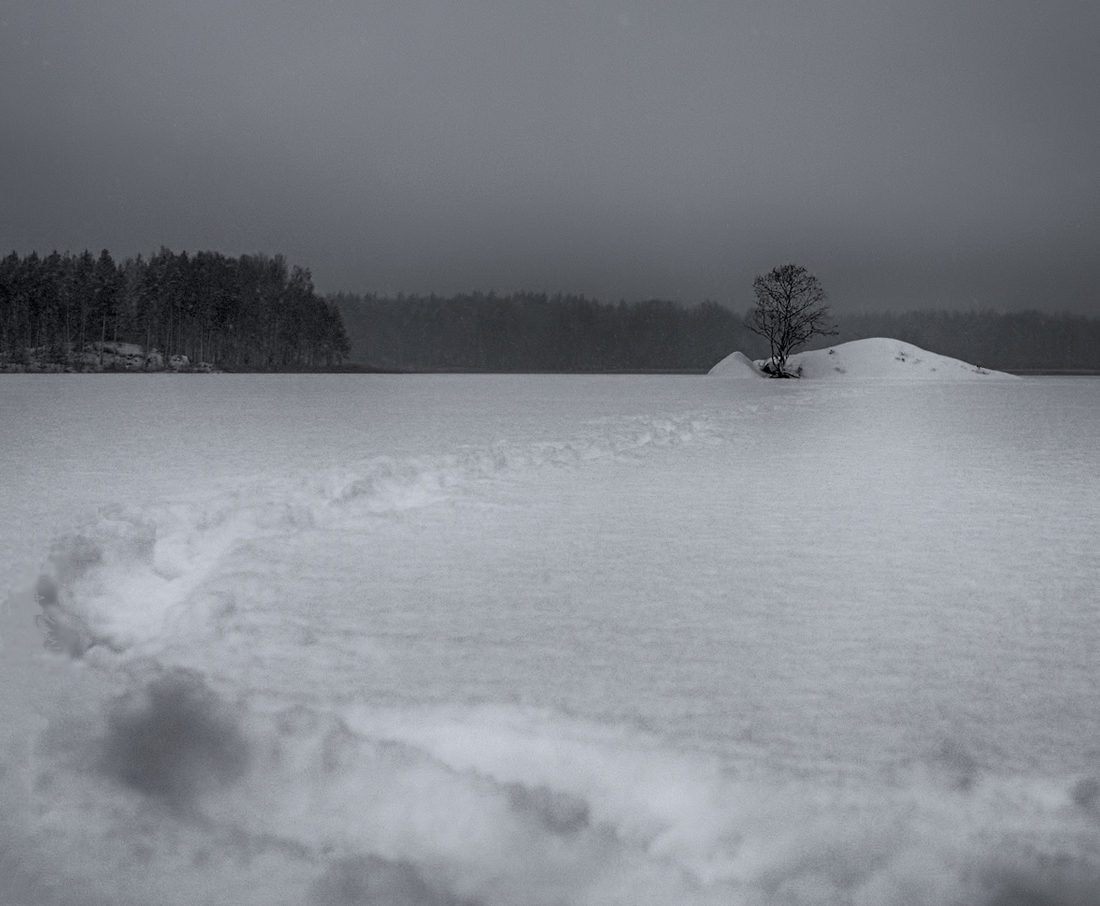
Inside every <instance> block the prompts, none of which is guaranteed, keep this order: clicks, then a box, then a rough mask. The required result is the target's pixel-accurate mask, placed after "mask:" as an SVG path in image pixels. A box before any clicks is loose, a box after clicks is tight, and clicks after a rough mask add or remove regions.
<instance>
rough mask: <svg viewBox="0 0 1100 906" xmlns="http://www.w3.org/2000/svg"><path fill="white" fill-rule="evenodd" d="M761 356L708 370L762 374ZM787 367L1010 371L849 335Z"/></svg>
mask: <svg viewBox="0 0 1100 906" xmlns="http://www.w3.org/2000/svg"><path fill="white" fill-rule="evenodd" d="M766 361H767V360H765V359H761V360H759V361H756V362H753V361H751V360H750V359H749V358H748V356H746V355H744V354H743V353H741V352H733V353H730V355H728V356H726V357H725V358H724V359H722V361H720V362H719V363H718V364H717V365H715V366H714V367H713V368H711V370H710V372H709V374H711V375H713V376H715V377H765V376H766V375H765V374H764V372H763V371H762V370H761V369H762V367H763V365H764V364H765V363H766ZM787 370H788V371H790V372H792V373H795V374H799V375H800V376H801V377H804V378H844V377H858V378H904V379H911V380H971V379H979V378H990V377H998V378H1004V377H1012V376H1013V375H1009V374H1006V373H1005V372H1003V371H991V370H989V369H987V368H982V367H980V366H978V365H971V364H970V363H968V362H963V361H961V360H959V359H953V358H950V357H949V356H945V355H939V354H937V353H935V352H929V351H928V350H926V349H921V348H920V347H919V346H914V345H913V344H912V343H904V342H902V341H901V340H891V339H888V338H886V337H871V338H869V339H866V340H852V341H851V342H850V343H838V344H837V345H836V346H829V347H828V348H826V349H814V350H810V351H808V352H799V353H797V354H795V355H792V356H791V357H790V358H789V359H787Z"/></svg>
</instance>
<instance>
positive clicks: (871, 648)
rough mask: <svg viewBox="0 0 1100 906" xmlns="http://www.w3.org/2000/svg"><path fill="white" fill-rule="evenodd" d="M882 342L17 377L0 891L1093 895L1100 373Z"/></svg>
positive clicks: (883, 900)
mask: <svg viewBox="0 0 1100 906" xmlns="http://www.w3.org/2000/svg"><path fill="white" fill-rule="evenodd" d="M891 342H892V341H891ZM848 345H852V344H846V346H838V347H836V353H835V354H834V355H833V356H831V357H830V358H836V356H838V355H842V354H844V355H847V354H848V353H849V352H850V351H851V350H850V349H848V348H846V347H847V346H848ZM901 349H902V348H901V347H899V348H898V351H901ZM876 354H877V353H876ZM805 355H814V354H813V353H808V354H805ZM821 355H822V356H829V353H828V352H827V351H821ZM926 355H928V354H926V353H922V354H921V358H922V361H921V362H916V363H912V362H906V363H902V362H898V363H897V364H896V366H895V365H890V366H889V367H891V368H894V367H896V368H899V369H900V368H903V367H904V368H912V369H914V371H919V370H920V369H922V368H923V367H924V365H925V363H926V362H927V361H928V359H925V358H924V356H926ZM910 357H911V354H910V353H907V354H906V358H910ZM858 358H859V357H858V356H849V357H848V358H846V361H848V362H849V364H853V363H854V362H856V361H857V360H858ZM826 361H828V359H826ZM936 367H937V369H939V368H940V367H941V366H940V365H936ZM856 370H857V369H855V368H854V367H853V368H852V369H850V370H849V371H848V372H847V374H846V377H847V378H848V379H846V380H843V381H810V380H804V381H771V380H760V381H737V382H730V381H722V380H711V379H708V378H706V377H660V376H641V377H637V376H635V377H629V376H603V377H601V376H572V377H570V376H518V375H517V376H502V375H484V376H442V375H439V376H386V375H371V376H352V375H348V376H335V375H333V376H259V375H214V376H203V377H202V378H201V379H195V378H193V377H192V378H184V377H175V376H168V375H155V376H127V375H117V376H102V377H97V378H96V379H94V380H89V379H87V378H83V377H79V376H64V375H56V376H54V375H43V376H26V377H23V376H15V377H8V378H5V379H4V380H3V381H0V411H2V413H3V417H4V424H5V429H6V430H5V433H4V435H3V437H2V439H0V475H3V487H2V488H0V491H2V493H3V499H4V501H5V510H4V515H5V517H6V518H5V520H4V522H3V524H2V525H0V545H2V548H0V549H2V550H3V552H4V554H5V556H4V557H3V560H2V561H0V569H3V570H4V572H3V574H2V575H0V580H2V582H3V587H4V588H9V587H10V588H11V589H12V591H11V595H10V597H9V600H8V605H7V607H6V608H5V610H4V613H3V615H2V618H0V640H2V644H3V648H2V660H0V767H2V769H0V903H4V904H54V903H58V904H65V906H70V904H73V906H75V904H80V906H85V904H87V906H97V904H103V906H137V904H142V906H144V904H152V903H155V904H177V903H178V904H193V903H204V904H215V906H221V904H233V906H249V904H257V906H259V904H263V906H282V904H287V906H290V904H294V906H302V904H306V906H313V904H316V906H336V904H339V906H351V904H386V906H396V904H402V906H407V904H414V906H424V904H433V906H437V904H455V906H457V904H480V906H512V904H534V906H538V904H546V906H580V904H584V906H604V904H626V903H629V904H654V906H658V904H660V906H666V904H676V906H681V904H682V906H695V904H723V906H731V904H732V906H740V904H753V906H757V904H764V906H768V904H784V906H791V904H826V903H828V904H860V906H868V904H874V906H878V904H882V906H890V904H928V906H945V904H959V906H962V904H967V906H972V904H980V906H1009V904H1020V903H1044V904H1063V906H1064V904H1071V906H1083V904H1094V903H1095V902H1096V899H1095V891H1096V890H1097V889H1100V845H1098V843H1097V839H1098V837H1097V830H1098V827H1100V764H1098V763H1097V756H1096V742H1095V740H1096V739H1097V738H1100V709H1097V708H1096V707H1095V701H1096V692H1097V685H1096V684H1097V679H1096V654H1095V653H1096V651H1097V650H1098V646H1100V623H1098V621H1097V619H1096V603H1097V598H1096V594H1097V592H1096V589H1097V588H1100V562H1098V560H1097V558H1096V555H1095V552H1096V550H1097V549H1100V468H1098V466H1100V462H1098V459H1100V454H1098V452H1097V451H1098V450H1100V393H1098V392H1097V390H1098V389H1100V383H1098V382H1097V381H1096V380H1095V379H1091V378H1073V379H1068V378H1041V379H1028V378H1025V379H1012V380H991V379H982V380H973V381H971V380H965V381H955V380H941V381H935V380H927V379H922V380H920V381H904V380H897V381H882V380H865V379H863V378H861V377H859V376H858V375H857V374H856V373H855V372H856ZM925 370H927V369H925ZM809 372H810V369H808V368H807V369H804V373H809ZM936 373H937V374H940V371H939V370H938V371H937V372H936ZM9 426H14V427H12V428H11V429H10V430H8V429H9ZM36 594H37V597H38V599H39V600H38V602H37V603H36V601H35V596H36ZM43 607H44V608H45V611H44V610H43ZM39 614H42V615H48V616H49V618H50V620H52V621H53V622H52V624H47V625H52V626H53V629H54V633H55V639H57V640H58V646H59V647H66V648H67V649H68V650H69V651H70V652H71V654H72V655H75V656H70V655H69V654H63V653H59V652H56V651H50V650H47V649H46V648H44V647H43V637H42V633H41V631H40V629H39V627H38V626H37V625H36V623H35V619H34V618H35V616H36V615H39ZM66 640H67V641H66ZM62 642H64V643H65V644H64V645H62Z"/></svg>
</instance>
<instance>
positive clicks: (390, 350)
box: [329, 293, 759, 372]
mask: <svg viewBox="0 0 1100 906" xmlns="http://www.w3.org/2000/svg"><path fill="white" fill-rule="evenodd" d="M329 298H330V299H331V300H332V301H333V302H334V303H335V304H336V305H337V307H338V308H339V309H340V313H341V314H342V315H343V318H344V324H345V325H346V326H347V330H348V336H349V338H350V339H351V346H352V353H351V358H352V361H356V362H361V363H364V364H369V365H372V366H376V367H381V368H385V369H392V370H395V371H500V372H521V371H534V372H550V371H564V372H600V371H609V372H638V371H683V372H693V371H694V372H697V371H706V370H708V369H709V368H710V367H711V366H712V365H713V364H714V363H715V362H717V361H718V360H719V359H721V358H723V357H724V356H725V355H727V354H728V353H729V352H730V351H732V350H733V349H738V348H741V349H744V348H746V346H747V345H749V344H751V345H752V346H753V347H754V348H755V347H756V346H757V345H759V344H758V343H756V342H755V338H753V337H752V336H751V334H749V333H748V331H746V330H745V327H744V325H743V324H742V321H741V318H740V316H738V315H737V314H735V313H734V312H733V311H731V310H730V309H728V308H726V307H724V306H721V305H718V304H717V303H714V302H704V303H703V304H701V305H698V306H694V307H686V306H682V305H679V304H676V303H673V302H667V301H661V300H652V301H648V302H638V303H626V302H620V303H618V304H612V303H604V302H598V301H595V300H593V299H589V298H587V297H585V296H568V295H553V296H551V295H547V294H544V293H543V294H539V293H514V294H510V295H503V296H498V295H495V294H494V293H488V294H483V293H471V294H464V295H458V296H453V297H450V298H444V297H440V296H434V295H433V296H404V295H400V296H397V297H395V298H394V297H389V298H382V297H378V296H374V295H367V296H358V295H348V294H338V295H335V296H330V297H329Z"/></svg>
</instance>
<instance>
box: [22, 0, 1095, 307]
mask: <svg viewBox="0 0 1100 906" xmlns="http://www.w3.org/2000/svg"><path fill="white" fill-rule="evenodd" d="M1097 46H1100V6H1097V5H1096V4H1095V3H1091V2H1053V3H1046V4H1042V5H1039V4H1033V3H1027V2H1015V0H1009V2H1005V0H1000V2H992V0H976V2H968V3H963V4H948V3H922V4H883V3H878V2H857V0H838V2H830V3H828V4H821V3H809V2H790V0H781V2H775V0H769V2H766V3H765V2H760V3H753V2H740V3H726V2H704V0H689V2H684V3H676V4H670V3H644V2H614V0H607V2H595V3H580V2H569V0H550V2H537V3H536V2H522V0H521V2H515V0H466V2H424V0H401V2H390V0H386V2H365V3H364V2H352V0H318V2H312V3H310V4H302V3H291V2H277V0H236V2H233V3H228V2H217V0H193V2H189V3H187V4H181V3H178V2H174V3H169V2H164V0H152V2H138V0H80V2H75V0H66V2H61V0H6V2H4V4H3V5H2V6H0V84H3V85H4V89H5V90H4V91H3V92H0V155H2V159H3V161H4V166H3V167H2V168H0V198H3V204H2V205H0V249H2V250H4V251H5V252H7V251H17V252H18V253H20V254H21V255H25V254H27V253H29V252H31V251H37V252H39V253H40V254H47V253H48V252H50V251H51V250H53V249H59V250H61V251H66V250H71V251H73V252H78V251H80V250H82V249H85V248H88V249H91V250H92V251H93V252H95V253H98V252H99V250H100V249H104V248H106V249H110V251H111V253H112V255H114V256H115V258H116V260H122V259H124V258H126V257H128V256H132V255H137V254H139V253H140V254H145V255H149V254H150V253H153V252H155V251H156V250H157V249H158V248H160V247H161V246H167V247H169V248H173V249H180V250H190V251H192V252H195V251H199V250H214V251H217V252H220V253H223V254H226V255H241V254H253V253H265V254H276V253H281V254H284V255H286V257H287V259H288V260H290V261H292V262H293V263H294V264H295V265H297V266H301V267H302V268H305V269H308V270H309V271H310V273H311V274H312V277H313V280H314V283H315V285H316V288H317V290H318V291H319V292H321V293H326V294H327V293H334V292H348V293H360V294H371V293H374V294H380V295H389V296H392V295H396V294H397V293H402V292H403V293H410V294H422V295H426V294H432V293H436V294H442V295H454V294H459V293H468V292H490V291H496V292H499V293H509V292H516V291H523V292H540V293H541V292H546V293H565V294H585V295H587V296H588V297H591V298H596V299H600V300H606V301H618V300H620V299H626V300H631V301H636V300H645V299H653V298H661V299H667V300H672V301H677V302H684V303H689V304H694V303H698V302H701V301H703V300H705V299H710V300H714V301H717V302H720V303H722V304H723V305H730V306H733V307H734V308H736V309H738V310H743V309H744V308H746V307H748V305H749V304H750V303H751V283H752V278H753V277H754V276H755V275H756V274H758V273H763V272H766V271H767V270H770V269H771V268H772V267H774V266H776V265H778V264H781V263H784V262H786V261H796V262H797V263H799V264H802V265H804V266H806V267H807V268H809V269H810V270H811V271H812V272H813V273H815V274H816V275H817V276H818V277H819V278H820V279H821V281H822V283H823V284H824V285H825V287H826V288H827V290H828V291H829V293H830V301H831V302H832V304H833V307H834V310H837V311H839V312H843V311H845V310H849V311H860V310H886V309H894V310H899V311H901V310H908V309H913V308H941V309H942V308H950V309H965V310H974V309H984V308H993V309H997V310H1001V311H1012V310H1019V309H1042V310H1047V311H1072V312H1077V313H1083V314H1097V313H1098V312H1100V302H1098V300H1100V293H1098V292H1097V287H1098V285H1100V241H1098V240H1100V204H1098V201H1100V55H1098V54H1096V53H1095V49H1096V47H1097Z"/></svg>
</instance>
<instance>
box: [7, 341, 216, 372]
mask: <svg viewBox="0 0 1100 906" xmlns="http://www.w3.org/2000/svg"><path fill="white" fill-rule="evenodd" d="M217 370H218V369H217V368H215V367H214V366H213V365H211V364H210V363H209V362H192V361H191V360H190V358H188V357H187V356H185V355H171V356H165V355H163V354H162V353H160V352H158V351H157V350H156V349H151V350H146V349H145V347H144V346H139V345H138V344H136V343H87V344H85V346H84V351H83V352H77V351H76V350H75V349H70V350H69V352H68V354H67V355H61V356H59V355H58V353H57V351H56V350H51V349H45V348H43V349H28V350H27V351H26V354H25V356H24V358H23V361H21V362H12V361H7V360H5V359H3V358H0V374H82V373H94V372H100V371H126V372H137V371H174V372H184V371H193V372H202V373H210V372H214V371H217Z"/></svg>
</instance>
